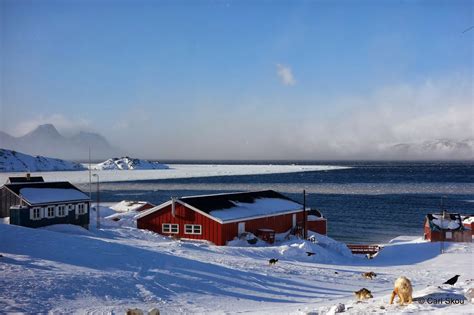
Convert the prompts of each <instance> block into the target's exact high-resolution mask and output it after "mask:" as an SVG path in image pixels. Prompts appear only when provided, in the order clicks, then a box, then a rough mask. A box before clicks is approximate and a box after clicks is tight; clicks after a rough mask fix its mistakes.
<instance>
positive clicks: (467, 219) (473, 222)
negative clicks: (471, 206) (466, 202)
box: [461, 215, 474, 235]
mask: <svg viewBox="0 0 474 315" xmlns="http://www.w3.org/2000/svg"><path fill="white" fill-rule="evenodd" d="M461 219H462V224H463V225H464V227H465V228H466V229H468V230H471V234H472V235H474V215H466V216H462V217H461Z"/></svg>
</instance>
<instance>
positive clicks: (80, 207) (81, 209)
mask: <svg viewBox="0 0 474 315" xmlns="http://www.w3.org/2000/svg"><path fill="white" fill-rule="evenodd" d="M86 213H87V206H86V204H85V203H78V204H77V205H76V214H79V215H82V214H86Z"/></svg>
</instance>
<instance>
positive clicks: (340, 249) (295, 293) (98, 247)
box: [0, 210, 474, 314]
mask: <svg viewBox="0 0 474 315" xmlns="http://www.w3.org/2000/svg"><path fill="white" fill-rule="evenodd" d="M101 213H103V214H104V216H109V215H110V212H107V211H102V210H101ZM94 217H95V214H92V215H91V219H94ZM123 219H125V218H123ZM121 221H122V220H121ZM121 221H119V222H114V221H109V220H104V221H103V222H102V229H101V230H95V229H94V228H93V226H94V222H91V227H92V229H91V230H90V231H87V230H84V229H82V228H80V227H76V226H69V225H57V226H50V227H47V228H43V229H28V228H23V227H17V226H11V225H6V224H0V254H1V255H3V257H0V272H1V274H2V276H1V277H0V309H1V310H2V311H3V312H7V313H8V312H24V313H47V312H52V313H111V312H113V313H116V314H124V313H125V311H126V309H128V308H134V307H138V308H140V309H143V310H148V309H150V308H153V307H157V308H158V309H159V310H160V311H161V312H162V313H163V314H182V313H190V314H194V313H201V314H205V313H250V314H252V313H258V314H264V313H265V314H308V313H312V314H325V313H327V312H329V311H331V309H332V308H334V307H335V306H336V305H338V304H340V303H341V304H344V309H345V311H346V313H349V314H354V313H357V314H363V313H377V314H380V313H390V314H394V313H402V312H411V313H419V312H424V313H444V314H467V313H469V312H471V311H472V304H470V303H471V301H470V300H466V299H465V298H464V294H465V291H466V290H467V289H468V288H472V287H473V286H474V283H473V280H472V279H473V278H474V270H473V269H472V255H473V253H472V249H473V245H472V244H466V243H465V244H459V243H458V244H449V245H448V244H445V253H444V254H440V251H439V249H440V248H439V244H434V243H425V242H420V241H416V240H415V241H413V240H408V241H406V240H403V241H398V242H394V243H393V244H390V245H389V246H388V247H386V248H385V249H384V250H383V251H382V252H381V253H380V255H379V257H376V258H375V259H372V260H367V259H364V258H359V257H354V256H352V255H350V254H348V252H347V248H345V247H344V246H343V245H342V244H341V243H338V242H335V241H333V240H331V239H329V238H326V237H322V236H320V237H318V243H316V244H313V243H310V242H303V241H301V240H298V239H294V240H289V241H283V242H281V243H279V244H277V245H275V246H250V245H248V244H242V245H245V246H241V247H239V246H226V247H216V246H213V245H210V244H206V243H198V242H185V241H176V240H173V239H170V238H166V237H163V236H160V235H158V234H155V233H152V232H148V231H144V230H137V229H136V228H134V227H131V226H128V225H124V224H122V223H121ZM125 221H127V220H126V219H125ZM244 243H245V242H244ZM306 251H312V252H315V253H316V255H314V256H310V257H308V256H307V255H306ZM270 258H278V259H279V261H278V262H277V264H276V265H274V266H269V264H268V260H269V259H270ZM367 271H373V272H375V273H376V274H377V277H376V278H375V279H374V280H369V279H364V278H362V276H361V273H362V272H367ZM454 274H459V275H461V277H460V278H459V281H458V283H456V284H455V285H454V286H452V287H451V286H449V285H442V283H443V282H444V281H445V280H446V279H449V278H451V277H452V276H453V275H454ZM401 275H405V276H407V277H408V278H409V279H410V280H411V281H412V283H413V286H414V294H413V295H414V298H415V299H414V302H413V304H411V305H408V306H399V305H396V304H394V305H390V304H389V303H388V301H389V297H390V293H391V292H392V289H393V282H394V280H395V279H396V278H398V277H399V276H401ZM363 287H365V288H367V289H369V290H371V291H372V294H373V296H374V298H373V299H370V300H368V301H365V302H360V303H357V302H356V300H355V298H354V294H353V292H354V291H356V290H359V289H361V288H363ZM430 298H432V299H434V298H437V299H441V301H444V300H445V299H448V298H449V299H452V300H453V301H458V303H462V304H454V303H450V304H448V303H445V302H440V303H429V302H428V301H429V300H428V299H430ZM455 303H456V302H455Z"/></svg>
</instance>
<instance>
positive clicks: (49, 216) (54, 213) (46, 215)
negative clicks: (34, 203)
mask: <svg viewBox="0 0 474 315" xmlns="http://www.w3.org/2000/svg"><path fill="white" fill-rule="evenodd" d="M50 209H52V210H53V215H50V214H49V210H50ZM44 212H45V217H46V218H48V219H51V218H54V217H55V216H56V207H55V206H47V207H46V208H44Z"/></svg>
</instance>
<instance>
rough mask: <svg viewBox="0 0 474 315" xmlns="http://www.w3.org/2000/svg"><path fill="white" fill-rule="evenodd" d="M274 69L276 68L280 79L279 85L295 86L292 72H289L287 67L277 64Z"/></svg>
mask: <svg viewBox="0 0 474 315" xmlns="http://www.w3.org/2000/svg"><path fill="white" fill-rule="evenodd" d="M276 67H277V75H278V77H279V78H280V81H281V83H283V84H284V85H288V86H291V85H295V84H296V80H295V78H294V76H293V71H292V70H291V68H290V67H289V66H285V65H282V64H279V63H278V64H277V65H276Z"/></svg>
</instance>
